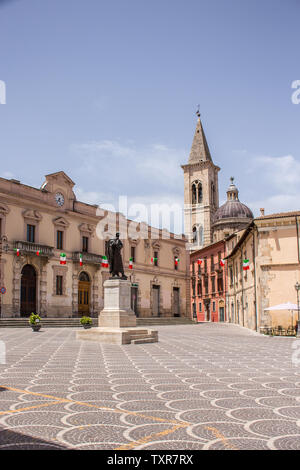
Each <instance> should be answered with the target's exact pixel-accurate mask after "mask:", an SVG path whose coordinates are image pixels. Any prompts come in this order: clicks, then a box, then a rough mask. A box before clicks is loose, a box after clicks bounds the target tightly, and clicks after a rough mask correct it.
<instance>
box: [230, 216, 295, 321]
mask: <svg viewBox="0 0 300 470" xmlns="http://www.w3.org/2000/svg"><path fill="white" fill-rule="evenodd" d="M299 219H300V212H299V211H298V212H285V213H279V214H269V215H264V214H263V215H261V216H260V217H257V218H255V219H254V220H253V222H252V223H250V224H249V226H248V227H247V228H246V229H245V230H244V231H242V232H237V233H235V234H233V235H232V236H231V237H229V238H228V239H227V241H226V251H227V253H228V255H227V259H226V261H227V273H228V274H227V275H228V292H227V296H226V306H227V310H228V317H229V321H230V322H233V323H237V324H240V325H242V326H245V327H247V328H251V329H253V330H259V328H260V327H263V326H273V327H276V326H279V325H280V326H282V327H283V328H288V327H289V326H291V325H292V324H293V325H294V326H295V324H296V320H297V316H298V315H297V312H296V311H295V312H294V314H293V313H292V312H288V311H285V310H282V311H280V310H278V311H274V312H271V311H267V310H265V309H266V308H268V307H272V306H274V305H278V304H282V303H286V302H288V301H289V302H291V303H294V304H297V293H296V290H295V284H296V282H297V281H298V282H300V253H299V241H300V240H299V233H300V232H299ZM245 259H248V260H249V269H248V270H245V271H244V270H243V261H244V260H245Z"/></svg>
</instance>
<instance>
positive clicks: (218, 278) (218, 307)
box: [190, 240, 227, 322]
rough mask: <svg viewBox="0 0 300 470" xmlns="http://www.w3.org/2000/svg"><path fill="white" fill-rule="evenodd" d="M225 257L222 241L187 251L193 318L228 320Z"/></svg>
mask: <svg viewBox="0 0 300 470" xmlns="http://www.w3.org/2000/svg"><path fill="white" fill-rule="evenodd" d="M225 256H226V255H225V242H224V240H220V241H218V242H216V243H213V244H211V245H209V246H206V247H205V248H202V249H200V250H197V251H194V252H192V253H191V254H190V276H191V283H190V289H191V313H192V318H193V319H194V321H197V322H224V321H227V314H226V302H225V295H226V289H227V286H226V278H227V277H226V263H225V262H224V258H225Z"/></svg>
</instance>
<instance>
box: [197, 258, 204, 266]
mask: <svg viewBox="0 0 300 470" xmlns="http://www.w3.org/2000/svg"><path fill="white" fill-rule="evenodd" d="M202 263H203V259H200V258H198V259H197V264H198V265H199V266H201V264H202Z"/></svg>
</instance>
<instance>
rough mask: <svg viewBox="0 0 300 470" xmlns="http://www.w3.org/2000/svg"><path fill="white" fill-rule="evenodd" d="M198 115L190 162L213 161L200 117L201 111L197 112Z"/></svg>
mask: <svg viewBox="0 0 300 470" xmlns="http://www.w3.org/2000/svg"><path fill="white" fill-rule="evenodd" d="M197 116H198V120H197V125H196V130H195V135H194V140H193V143H192V148H191V151H190V156H189V162H188V163H198V162H200V161H204V162H205V161H210V162H212V158H211V155H210V151H209V148H208V144H207V140H206V137H205V133H204V130H203V127H202V122H201V119H200V113H197Z"/></svg>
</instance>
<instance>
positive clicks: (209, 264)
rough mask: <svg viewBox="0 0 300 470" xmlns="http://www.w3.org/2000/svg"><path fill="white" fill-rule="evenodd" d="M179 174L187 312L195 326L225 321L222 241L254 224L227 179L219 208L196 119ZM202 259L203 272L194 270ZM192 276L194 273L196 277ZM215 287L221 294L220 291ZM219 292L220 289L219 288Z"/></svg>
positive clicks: (215, 181) (214, 170) (214, 180)
mask: <svg viewBox="0 0 300 470" xmlns="http://www.w3.org/2000/svg"><path fill="white" fill-rule="evenodd" d="M182 168H183V171H184V212H185V213H184V217H185V219H184V220H185V233H186V237H187V239H188V241H189V245H188V247H189V250H190V276H191V283H190V299H191V300H190V302H191V304H190V308H191V312H192V316H193V318H194V319H196V320H197V321H226V319H227V318H228V317H227V310H226V304H225V294H226V289H227V282H226V276H225V270H224V268H222V269H220V259H223V258H224V257H225V254H226V245H225V239H226V238H227V237H229V236H230V235H231V234H232V233H235V232H236V231H239V230H241V229H244V228H246V227H247V226H248V224H249V223H250V222H251V221H252V220H253V214H252V212H251V210H250V209H249V208H248V207H247V206H246V205H245V204H243V203H242V202H240V200H239V191H238V189H237V187H236V186H235V184H234V183H233V181H234V178H231V183H230V186H229V188H228V190H227V201H226V202H225V203H224V204H223V205H222V206H221V207H219V189H218V172H219V170H220V168H219V167H218V166H217V165H215V164H214V163H213V159H212V157H211V153H210V151H209V148H208V144H207V140H206V137H205V133H204V130H203V127H202V123H201V119H200V116H198V121H197V125H196V130H195V135H194V139H193V143H192V148H191V152H190V156H189V160H188V163H187V164H186V165H182ZM197 259H203V260H204V261H203V263H205V266H206V268H205V271H203V266H202V267H201V269H200V271H201V275H200V276H199V274H198V268H195V263H196V261H197ZM195 271H197V272H195ZM219 287H220V289H219ZM221 287H222V288H221Z"/></svg>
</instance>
